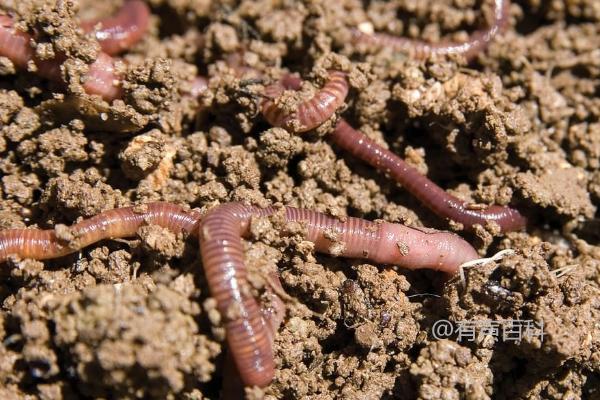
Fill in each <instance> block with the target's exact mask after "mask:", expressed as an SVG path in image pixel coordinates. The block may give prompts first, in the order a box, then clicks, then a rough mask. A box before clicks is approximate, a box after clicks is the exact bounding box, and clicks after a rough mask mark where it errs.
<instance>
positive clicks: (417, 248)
mask: <svg viewBox="0 0 600 400" xmlns="http://www.w3.org/2000/svg"><path fill="white" fill-rule="evenodd" d="M274 212H276V209H275V208H272V207H270V208H258V207H254V206H249V205H245V204H243V203H228V204H224V205H221V206H219V207H217V208H215V209H213V210H211V211H210V212H208V213H207V214H206V215H205V216H204V217H203V218H202V221H201V222H200V252H201V255H202V263H203V265H204V270H205V274H206V277H207V280H208V284H209V287H210V288H211V294H212V296H213V297H214V298H215V299H216V300H217V305H218V309H219V311H220V313H221V315H223V316H225V318H224V319H225V320H226V321H227V322H226V323H225V326H226V331H227V342H228V346H229V349H230V351H231V353H232V356H233V358H234V360H235V363H236V366H237V369H238V371H239V373H240V375H241V378H242V381H243V382H244V383H245V384H246V385H257V386H264V385H267V384H268V383H269V382H270V381H271V379H272V378H273V374H274V369H275V365H274V359H273V350H272V346H271V340H272V339H271V336H270V334H269V329H268V327H266V325H265V321H264V319H263V318H262V317H261V312H260V308H259V305H258V303H257V302H256V300H255V299H254V297H252V295H251V294H250V286H249V285H250V284H249V282H248V280H247V270H246V268H245V266H244V252H243V245H242V242H241V237H242V236H245V235H247V234H248V231H249V225H250V220H251V219H252V218H253V217H265V216H268V215H271V214H273V213H274ZM285 217H286V221H287V222H288V223H289V222H300V223H302V224H304V225H305V227H306V229H307V240H309V241H311V242H313V243H314V245H315V250H316V251H318V252H322V253H329V254H331V253H332V244H333V243H332V240H330V238H332V237H334V236H335V240H336V242H338V243H341V244H342V246H341V247H342V249H341V251H340V252H339V253H338V254H337V255H339V256H342V257H350V258H362V259H367V260H370V261H372V262H375V263H381V264H397V265H401V266H404V267H407V268H412V269H416V268H432V269H437V270H442V271H445V272H448V273H454V272H456V271H457V269H458V267H459V266H460V264H462V263H464V262H466V261H469V260H473V259H476V258H477V252H476V251H475V249H473V247H471V245H470V244H469V243H467V242H466V241H465V240H463V239H462V238H460V237H459V236H458V235H455V234H453V233H449V232H439V231H433V230H425V229H414V228H408V227H405V226H403V225H400V224H393V223H386V222H383V223H377V222H370V221H366V220H364V219H360V218H351V217H350V218H347V219H346V220H345V221H343V222H342V221H340V220H338V219H335V218H332V217H328V216H327V215H325V214H322V213H318V212H315V211H310V210H303V209H298V208H293V207H285Z"/></svg>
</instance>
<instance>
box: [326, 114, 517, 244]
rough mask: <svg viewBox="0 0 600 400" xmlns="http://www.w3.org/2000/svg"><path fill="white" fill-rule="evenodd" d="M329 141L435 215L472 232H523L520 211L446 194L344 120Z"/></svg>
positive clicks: (339, 123)
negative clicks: (478, 228)
mask: <svg viewBox="0 0 600 400" xmlns="http://www.w3.org/2000/svg"><path fill="white" fill-rule="evenodd" d="M329 137H330V139H331V140H332V141H333V142H334V143H335V144H337V145H338V146H339V147H340V148H342V149H344V150H346V151H347V152H349V153H350V154H352V155H353V156H355V157H357V158H359V159H361V160H363V161H364V162H366V163H367V164H369V165H371V166H372V167H374V168H376V169H377V170H379V171H381V172H383V173H385V174H389V175H391V176H392V178H393V179H395V180H396V182H398V183H400V184H401V185H402V186H403V187H405V188H406V190H408V191H409V192H410V193H411V194H412V195H413V196H415V197H416V198H417V199H418V200H419V201H421V202H422V203H423V204H424V205H425V206H427V207H428V208H429V209H430V210H431V211H433V212H434V213H435V214H437V215H439V216H440V217H443V218H448V219H451V220H454V221H456V222H459V223H461V224H463V226H464V227H465V228H466V229H469V230H472V229H473V227H474V225H476V224H480V225H483V226H485V225H486V223H487V222H495V223H497V224H498V225H499V226H500V228H501V229H502V231H504V232H507V231H513V230H519V229H522V228H523V227H525V225H526V223H527V219H526V218H525V217H524V216H523V215H521V213H519V211H517V210H515V209H513V208H510V207H502V206H498V205H492V206H488V207H486V208H483V209H481V208H474V207H469V206H468V205H467V203H466V202H464V201H462V200H460V199H458V198H456V197H454V196H452V195H451V194H448V193H446V192H445V191H444V190H443V189H442V188H440V187H439V186H437V185H436V184H435V183H433V182H432V181H430V180H429V179H428V178H427V177H426V176H424V175H422V174H421V173H420V172H419V171H417V170H416V169H415V168H413V167H412V166H410V165H408V164H407V163H406V162H405V161H404V160H402V159H401V158H400V157H398V156H397V155H395V154H394V153H392V152H391V151H389V150H387V149H385V148H383V147H381V146H379V145H378V144H377V143H375V142H374V141H373V140H371V139H369V138H368V137H367V136H366V135H364V134H363V133H362V132H359V131H357V130H355V129H354V128H352V127H351V126H350V125H349V124H348V123H347V122H346V121H344V120H340V121H339V122H338V125H337V126H336V128H335V130H334V131H333V133H332V134H331V135H330V136H329Z"/></svg>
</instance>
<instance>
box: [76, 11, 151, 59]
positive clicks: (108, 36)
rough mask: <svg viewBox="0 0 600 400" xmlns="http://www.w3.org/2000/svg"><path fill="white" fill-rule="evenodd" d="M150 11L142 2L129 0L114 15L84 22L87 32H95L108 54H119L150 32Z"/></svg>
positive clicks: (82, 25) (83, 26)
mask: <svg viewBox="0 0 600 400" xmlns="http://www.w3.org/2000/svg"><path fill="white" fill-rule="evenodd" d="M149 22H150V9H149V8H148V6H147V5H146V3H144V2H143V1H141V0H127V1H125V3H124V4H123V7H121V9H120V10H119V11H117V13H115V14H114V15H112V16H110V17H107V18H102V19H98V20H91V21H82V22H81V23H80V26H81V27H82V28H83V30H84V31H85V32H93V33H94V36H95V37H96V40H97V41H98V43H99V44H100V47H101V48H102V51H103V52H105V53H106V54H110V55H115V54H119V53H121V52H123V51H125V50H127V49H129V48H130V47H131V46H133V45H134V44H135V43H137V42H138V41H139V40H140V39H141V38H142V37H143V36H144V35H145V34H146V32H147V31H148V25H149Z"/></svg>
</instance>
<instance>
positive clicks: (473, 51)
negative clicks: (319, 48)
mask: <svg viewBox="0 0 600 400" xmlns="http://www.w3.org/2000/svg"><path fill="white" fill-rule="evenodd" d="M509 8H510V1H509V0H494V22H493V23H492V25H491V26H490V27H488V28H487V29H481V30H477V31H475V32H473V33H472V34H471V35H470V36H469V39H468V40H466V41H464V42H458V43H454V42H441V43H436V44H433V43H427V42H424V41H421V40H413V39H408V38H405V37H397V36H393V35H388V34H385V33H373V34H369V33H365V32H362V31H360V30H359V29H353V30H352V40H353V42H354V44H357V45H361V44H362V45H365V46H369V47H377V48H383V47H388V48H391V49H393V50H394V51H398V52H403V53H407V54H409V55H410V56H411V57H412V58H415V59H418V60H424V59H426V58H429V57H431V56H442V55H450V54H462V55H463V56H464V57H465V58H466V59H467V60H472V59H473V58H475V56H477V54H479V53H480V52H481V51H483V50H484V49H485V48H486V47H487V46H488V45H489V43H490V42H491V41H492V39H493V38H494V37H495V36H496V35H497V34H498V33H499V32H502V31H503V30H504V29H506V26H507V25H508V17H509Z"/></svg>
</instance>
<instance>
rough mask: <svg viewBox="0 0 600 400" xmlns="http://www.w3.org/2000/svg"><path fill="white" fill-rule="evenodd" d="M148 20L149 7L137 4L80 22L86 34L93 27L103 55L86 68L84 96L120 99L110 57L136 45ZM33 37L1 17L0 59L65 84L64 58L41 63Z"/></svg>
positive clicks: (3, 16)
mask: <svg viewBox="0 0 600 400" xmlns="http://www.w3.org/2000/svg"><path fill="white" fill-rule="evenodd" d="M149 17H150V10H149V9H148V6H147V5H146V4H145V3H143V2H142V1H140V0H130V1H127V2H125V4H124V5H123V7H122V8H121V10H120V11H119V12H118V13H117V14H116V15H115V16H114V17H110V18H106V19H102V20H98V21H93V22H83V23H82V27H83V29H84V30H85V31H92V30H93V29H94V28H95V27H96V26H100V27H101V28H100V29H99V30H98V31H96V38H98V42H99V44H100V47H101V48H102V50H103V51H101V52H99V53H98V56H97V58H96V61H94V62H93V63H92V64H90V65H89V66H88V72H87V74H86V75H85V76H84V77H83V82H82V86H83V88H84V90H85V91H86V93H88V94H92V95H93V94H95V95H99V96H101V97H102V98H103V99H104V100H106V101H112V100H115V99H118V98H120V97H121V96H122V91H121V88H120V82H121V77H120V76H119V75H118V73H117V72H116V70H115V60H114V59H113V58H112V57H111V56H110V54H116V53H118V52H121V51H123V50H125V49H127V48H129V47H130V46H132V45H133V44H134V43H135V42H137V41H138V40H139V39H140V38H141V37H142V36H143V35H144V34H145V33H146V31H147V29H148V22H149ZM31 42H32V36H31V35H29V34H27V33H25V32H20V31H18V30H16V29H15V28H14V24H13V20H12V18H11V17H9V16H6V15H2V16H0V56H4V57H7V58H9V59H10V60H11V61H12V62H13V63H14V64H15V66H16V67H17V68H20V69H27V66H28V64H29V63H30V62H33V63H34V64H35V65H36V67H37V73H38V75H40V76H42V77H44V78H46V79H50V80H52V81H55V82H59V83H64V82H63V78H62V75H61V69H60V67H61V65H62V63H63V62H64V60H65V57H64V55H59V56H58V57H57V58H55V59H53V60H40V59H38V58H37V57H36V56H35V52H34V49H33V48H32V47H31Z"/></svg>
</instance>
